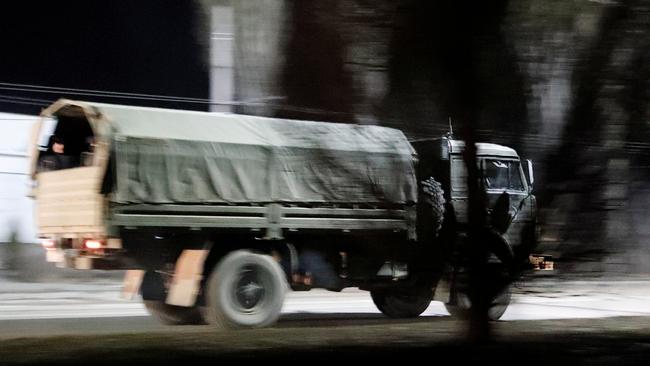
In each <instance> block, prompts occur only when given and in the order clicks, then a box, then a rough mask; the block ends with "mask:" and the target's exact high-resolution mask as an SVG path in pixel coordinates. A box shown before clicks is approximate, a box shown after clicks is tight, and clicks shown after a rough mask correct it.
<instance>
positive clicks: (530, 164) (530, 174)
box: [526, 159, 535, 191]
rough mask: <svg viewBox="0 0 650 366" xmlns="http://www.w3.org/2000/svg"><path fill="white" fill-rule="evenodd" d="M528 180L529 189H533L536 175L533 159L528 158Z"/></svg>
mask: <svg viewBox="0 0 650 366" xmlns="http://www.w3.org/2000/svg"><path fill="white" fill-rule="evenodd" d="M526 168H527V169H526V180H528V190H529V191H532V190H533V183H535V176H534V175H533V161H532V160H530V159H526Z"/></svg>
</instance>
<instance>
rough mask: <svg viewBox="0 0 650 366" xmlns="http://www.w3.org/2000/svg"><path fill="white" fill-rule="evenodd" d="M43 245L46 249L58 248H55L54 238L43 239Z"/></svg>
mask: <svg viewBox="0 0 650 366" xmlns="http://www.w3.org/2000/svg"><path fill="white" fill-rule="evenodd" d="M41 245H42V246H43V248H45V249H46V250H54V249H56V248H55V246H56V242H55V241H54V240H53V239H43V240H41Z"/></svg>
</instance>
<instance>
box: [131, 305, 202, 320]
mask: <svg viewBox="0 0 650 366" xmlns="http://www.w3.org/2000/svg"><path fill="white" fill-rule="evenodd" d="M143 303H144V306H145V308H147V311H148V312H149V314H151V315H153V316H154V317H156V318H158V320H159V321H160V322H161V323H163V324H166V325H197V324H205V321H204V320H203V316H202V315H201V311H200V309H199V308H198V307H197V306H191V307H184V306H176V305H169V304H165V302H164V301H160V300H144V301H143Z"/></svg>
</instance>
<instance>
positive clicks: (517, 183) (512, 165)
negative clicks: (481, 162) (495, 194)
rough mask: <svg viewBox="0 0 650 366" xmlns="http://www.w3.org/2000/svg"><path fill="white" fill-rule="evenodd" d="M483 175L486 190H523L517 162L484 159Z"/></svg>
mask: <svg viewBox="0 0 650 366" xmlns="http://www.w3.org/2000/svg"><path fill="white" fill-rule="evenodd" d="M483 175H484V177H485V186H486V188H487V189H503V190H515V191H523V190H524V184H523V181H522V180H521V171H520V168H519V162H518V161H513V160H496V159H486V160H485V166H484V171H483Z"/></svg>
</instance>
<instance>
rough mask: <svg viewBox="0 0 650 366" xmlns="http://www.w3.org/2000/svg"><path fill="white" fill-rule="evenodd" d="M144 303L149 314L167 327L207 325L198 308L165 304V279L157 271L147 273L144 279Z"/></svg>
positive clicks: (142, 288) (142, 287)
mask: <svg viewBox="0 0 650 366" xmlns="http://www.w3.org/2000/svg"><path fill="white" fill-rule="evenodd" d="M141 290H142V300H143V301H142V302H143V303H144V306H145V308H147V311H149V314H151V315H152V316H154V317H156V318H158V320H159V321H160V322H161V323H163V324H166V325H191V324H205V321H204V320H203V316H202V314H201V310H200V309H199V307H198V306H190V307H184V306H176V305H169V304H166V303H165V297H166V291H165V283H164V280H163V277H162V276H161V275H160V273H158V272H156V271H147V272H146V273H145V275H144V277H143V279H142V286H141Z"/></svg>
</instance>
